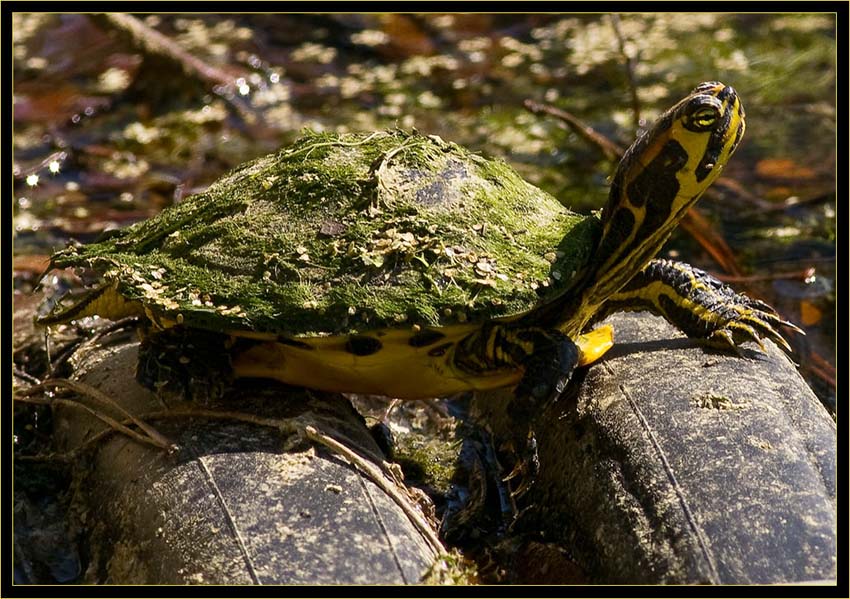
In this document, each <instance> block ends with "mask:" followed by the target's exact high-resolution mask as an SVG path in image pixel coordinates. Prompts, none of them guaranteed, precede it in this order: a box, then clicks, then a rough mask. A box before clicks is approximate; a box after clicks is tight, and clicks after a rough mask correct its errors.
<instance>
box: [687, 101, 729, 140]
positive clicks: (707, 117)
mask: <svg viewBox="0 0 850 599" xmlns="http://www.w3.org/2000/svg"><path fill="white" fill-rule="evenodd" d="M721 107H722V104H721V103H720V101H719V100H718V99H717V98H714V97H712V96H697V97H696V98H694V99H693V100H691V102H690V103H689V105H688V106H687V108H686V110H685V114H684V119H683V120H684V124H685V127H686V128H687V129H688V130H690V131H694V132H696V133H702V132H703V131H709V130H711V129H713V128H714V126H715V125H716V124H717V122H718V121H719V120H720V109H721Z"/></svg>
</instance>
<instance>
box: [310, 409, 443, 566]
mask: <svg viewBox="0 0 850 599" xmlns="http://www.w3.org/2000/svg"><path fill="white" fill-rule="evenodd" d="M304 433H305V434H306V436H307V438H308V439H310V440H311V441H315V442H317V443H321V444H322V445H324V446H325V447H327V448H328V449H331V450H332V451H333V452H334V453H336V454H339V455H342V456H344V457H345V458H347V459H348V460H349V461H350V462H351V463H353V464H354V465H355V466H357V467H358V468H359V469H360V470H362V471H363V472H364V473H365V474H366V475H367V476H368V477H369V478H370V479H371V480H372V481H373V482H374V483H375V484H377V485H378V486H379V487H380V488H381V489H382V490H383V491H384V492H385V493H386V494H387V495H389V496H390V497H391V498H392V499H393V501H395V503H396V505H398V506H399V507H400V508H401V509H402V511H404V513H405V514H406V515H407V517H408V518H409V519H410V521H411V523H412V524H413V525H414V526H415V527H416V529H417V530H418V531H419V533H420V534H421V535H422V536H423V537H424V538H425V539H426V540H427V541H428V544H429V545H430V548H431V550H432V551H433V552H434V555H440V554H442V553H445V548H444V547H443V544H442V543H441V542H440V540H439V539H438V538H437V535H435V534H434V531H433V530H432V529H431V526H430V525H429V524H428V522H426V521H425V518H424V517H423V516H422V514H420V513H419V512H418V511H417V510H416V509H415V508H414V507H413V506H412V505H411V501H410V500H409V499H407V498H405V497H403V496H402V495H401V493H399V491H398V489H397V488H396V487H394V486H393V485H391V484H389V483H388V482H387V479H386V477H385V476H384V474H383V473H382V472H381V471H380V470H379V469H378V467H376V466H375V465H374V464H372V463H371V462H368V461H366V460H364V459H363V458H361V457H360V456H359V455H357V454H356V453H355V452H353V451H351V450H350V449H349V448H347V447H346V446H345V445H343V444H342V443H340V442H339V441H337V440H335V439H333V438H331V437H329V436H327V435H324V434H322V433H320V432H319V431H317V430H316V429H315V428H314V427H312V426H310V425H307V426H306V427H305V428H304Z"/></svg>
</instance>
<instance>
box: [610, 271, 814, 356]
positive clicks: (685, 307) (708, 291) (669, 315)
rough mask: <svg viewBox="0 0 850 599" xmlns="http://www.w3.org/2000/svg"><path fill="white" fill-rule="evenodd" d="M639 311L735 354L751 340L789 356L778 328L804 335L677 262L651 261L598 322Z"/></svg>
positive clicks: (758, 304)
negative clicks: (776, 347)
mask: <svg viewBox="0 0 850 599" xmlns="http://www.w3.org/2000/svg"><path fill="white" fill-rule="evenodd" d="M635 310H647V311H649V312H653V313H655V314H658V315H659V316H663V317H664V318H666V319H667V321H669V322H670V323H671V324H673V325H674V326H675V327H677V328H678V329H680V330H681V331H682V332H683V333H685V334H686V335H688V336H689V337H696V338H701V339H707V340H708V341H710V342H712V343H714V344H717V345H720V346H724V347H731V348H733V349H735V350H736V351H737V350H738V347H739V346H740V345H741V344H742V343H744V342H745V341H750V340H752V341H755V342H756V343H758V344H759V347H761V349H762V351H764V344H763V343H762V339H765V338H767V339H771V340H772V341H774V342H775V343H776V344H777V345H779V346H780V347H781V348H782V349H784V350H785V351H787V352H790V351H791V347H790V346H789V345H788V342H787V341H785V339H784V338H783V337H782V334H781V333H780V332H779V327H780V326H787V327H789V328H791V329H792V330H794V331H797V332H799V333H802V332H803V331H801V330H800V329H799V328H798V327H796V326H795V325H794V324H792V323H790V322H787V321H785V320H782V319H781V318H780V317H779V315H778V314H777V313H776V311H775V310H774V309H773V308H771V307H770V306H768V305H767V304H766V303H764V302H762V301H760V300H757V299H752V298H749V297H747V296H746V295H743V294H739V293H736V292H735V291H734V290H733V289H732V288H731V287H729V286H728V285H725V284H724V283H722V282H721V281H718V280H717V279H715V278H714V277H712V276H711V275H709V274H708V273H706V272H705V271H702V270H700V269H698V268H694V267H693V266H691V265H689V264H685V263H683V262H676V261H673V260H652V261H651V262H650V263H649V264H648V265H647V266H646V267H645V268H644V269H643V270H642V271H640V272H639V273H638V274H637V275H635V277H634V278H633V279H632V280H631V281H629V282H628V283H627V284H626V285H625V287H623V288H622V289H621V290H620V291H619V292H617V293H615V294H613V295H612V296H611V297H610V298H609V299H608V301H607V302H605V304H603V305H602V308H601V309H600V310H599V312H598V314H597V318H596V320H600V319H602V318H604V317H606V316H608V315H609V314H613V313H614V312H620V311H635Z"/></svg>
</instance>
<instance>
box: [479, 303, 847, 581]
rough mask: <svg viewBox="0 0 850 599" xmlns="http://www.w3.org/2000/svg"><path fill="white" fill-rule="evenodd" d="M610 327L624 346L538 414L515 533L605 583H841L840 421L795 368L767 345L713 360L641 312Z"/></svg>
mask: <svg viewBox="0 0 850 599" xmlns="http://www.w3.org/2000/svg"><path fill="white" fill-rule="evenodd" d="M608 322H610V323H611V324H613V325H614V327H615V331H616V342H617V343H616V345H615V346H614V348H613V349H612V350H611V351H610V352H609V353H608V354H607V356H606V357H604V358H603V359H602V360H601V361H600V362H598V363H597V364H595V365H593V366H592V367H590V368H588V369H582V370H583V371H578V372H577V373H576V374H575V375H574V381H573V382H574V383H575V384H571V387H570V390H569V391H568V392H567V393H565V394H564V395H563V396H562V397H561V398H560V400H559V401H557V402H556V403H555V404H554V405H552V406H551V407H550V408H549V409H547V410H546V411H545V412H544V413H543V414H542V415H541V417H540V418H538V419H537V423H536V426H535V430H536V433H537V441H538V446H539V453H540V456H539V457H540V474H539V476H538V479H537V483H536V484H535V486H534V487H533V488H532V489H531V491H530V492H529V493H528V494H527V495H526V496H525V497H524V498H523V499H524V502H523V503H524V505H521V506H520V507H525V508H527V511H526V512H525V513H524V514H523V516H522V517H521V519H520V521H519V522H518V523H517V526H516V527H515V528H516V529H517V530H523V531H526V532H527V533H528V534H530V535H531V536H532V538H534V539H536V540H537V541H538V542H539V541H544V542H549V543H554V544H557V545H558V546H560V547H562V548H563V549H564V550H565V552H566V553H567V554H568V555H569V556H570V558H571V559H572V560H573V561H574V562H575V563H577V564H578V565H579V566H580V567H581V568H582V570H583V571H584V572H585V573H586V574H587V575H588V577H589V579H590V581H592V582H597V583H605V584H615V583H628V584H658V583H674V584H689V583H710V584H745V583H805V582H812V581H832V580H834V579H835V577H836V550H837V540H836V530H837V524H836V426H835V422H834V421H833V419H832V417H831V416H830V415H829V413H828V412H827V411H826V410H825V409H824V408H823V406H822V405H821V403H820V402H819V401H818V399H817V398H816V397H815V395H814V394H813V393H812V391H811V390H810V389H809V387H808V386H807V385H806V383H805V382H804V381H803V379H802V378H801V377H800V375H799V374H798V373H797V370H796V368H795V366H794V365H793V364H792V363H791V361H790V360H789V359H788V358H787V357H786V356H785V355H784V354H783V353H782V352H781V351H780V350H779V349H777V348H776V346H774V345H773V344H772V343H769V342H768V343H766V345H767V346H768V351H767V355H764V354H760V353H758V352H757V346H756V345H755V344H747V345H746V346H745V348H744V349H743V354H744V356H743V357H740V356H736V355H734V354H731V355H730V354H728V353H721V352H717V351H713V350H710V349H705V348H704V347H702V346H700V345H698V344H696V343H695V342H693V341H691V340H688V339H686V338H684V337H683V336H682V334H681V333H679V332H678V331H676V330H675V329H673V328H672V327H670V326H669V325H668V324H667V323H666V322H665V321H663V320H662V319H660V318H656V317H653V316H649V315H647V314H619V315H615V316H613V317H611V318H610V319H608ZM754 348H755V349H754ZM496 395H498V397H497V396H496ZM507 399H508V396H507V394H506V393H505V392H499V394H488V395H485V396H481V397H479V398H478V399H477V400H476V409H477V410H478V412H479V413H480V414H481V415H482V416H484V417H488V415H489V417H495V416H494V415H493V414H492V411H493V410H496V409H497V408H495V406H496V405H503V404H504V403H505V402H506V401H507ZM496 418H497V417H496ZM497 419H498V418H497ZM504 426H509V423H505V424H504ZM540 567H541V568H545V567H546V566H545V564H540Z"/></svg>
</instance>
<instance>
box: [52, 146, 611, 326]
mask: <svg viewBox="0 0 850 599" xmlns="http://www.w3.org/2000/svg"><path fill="white" fill-rule="evenodd" d="M597 233H598V223H597V221H596V219H595V218H593V217H584V216H579V215H576V214H573V213H571V212H569V211H568V210H566V209H564V208H563V207H562V206H561V204H560V203H559V202H558V201H557V200H555V199H554V198H553V197H551V196H550V195H548V194H546V193H545V192H543V191H541V190H540V189H538V188H536V187H534V186H532V185H530V184H528V183H526V182H525V181H524V180H523V179H522V178H521V177H520V176H519V175H518V174H517V173H516V172H515V171H514V170H513V169H512V168H511V167H510V166H508V165H507V164H505V163H504V162H501V161H497V160H488V159H485V158H483V157H481V156H478V155H476V154H473V153H471V152H469V151H467V150H465V149H463V148H461V147H460V146H457V145H456V144H453V143H448V142H445V141H443V140H442V139H440V138H438V137H435V136H423V135H420V134H418V133H416V132H413V133H409V132H404V131H399V130H395V131H384V132H377V133H372V134H369V135H364V134H335V133H313V132H307V133H306V134H305V135H304V136H303V137H302V138H301V139H299V140H298V141H296V142H295V143H294V144H293V145H291V146H288V147H286V148H283V149H281V150H280V151H278V152H277V153H275V154H271V155H268V156H265V157H262V158H259V159H256V160H254V161H251V162H248V163H246V164H244V165H242V166H240V167H238V168H237V169H235V170H233V171H231V172H230V173H228V174H226V175H225V176H223V177H222V178H221V179H219V180H218V181H216V182H215V183H213V184H212V185H211V186H210V187H209V188H208V189H207V190H206V191H205V192H203V193H201V194H198V195H196V196H193V197H191V198H188V199H186V200H185V201H184V202H182V203H180V204H178V205H176V206H174V207H172V208H169V209H167V210H164V211H163V212H162V213H161V214H159V215H158V216H156V217H154V218H152V219H149V220H147V221H144V222H142V223H138V224H136V225H133V226H131V227H128V228H127V229H124V230H121V231H118V232H113V233H112V234H111V235H110V237H109V238H107V239H103V240H102V241H99V242H97V243H94V244H90V245H87V246H82V247H71V248H68V249H66V250H63V251H62V252H60V253H58V254H57V255H56V256H55V257H54V264H55V265H57V266H61V267H65V266H75V267H81V266H85V267H91V268H94V269H95V270H97V271H98V272H99V273H100V274H101V275H102V277H103V278H104V279H105V280H106V281H108V282H114V283H117V285H118V290H119V292H120V293H121V294H123V295H124V296H126V297H128V298H130V299H133V300H140V301H142V302H143V303H144V304H145V305H146V306H147V307H148V308H149V310H150V311H151V312H152V313H153V314H154V315H156V316H164V317H167V318H170V319H173V320H178V321H180V322H183V323H185V324H187V325H189V326H196V327H201V328H207V329H212V330H223V329H250V330H258V331H264V332H275V333H288V334H297V335H310V334H341V333H347V332H352V331H358V330H368V329H375V328H382V327H386V326H401V325H402V323H404V325H405V326H411V325H420V326H428V325H430V326H439V325H447V324H453V323H458V322H466V321H479V320H483V319H487V318H497V317H502V316H507V315H510V314H515V313H518V312H522V311H525V310H528V309H530V308H531V307H533V306H534V305H535V304H536V303H538V302H539V301H540V300H541V299H546V298H551V297H552V296H553V295H555V294H557V293H558V292H561V291H563V290H564V289H566V288H567V286H568V284H569V282H570V280H571V279H572V277H573V275H574V273H575V272H576V271H577V270H578V269H580V267H581V266H582V264H584V263H585V261H586V260H587V258H588V254H589V252H590V251H591V250H592V247H593V244H594V239H595V235H597ZM104 316H108V315H104Z"/></svg>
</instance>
